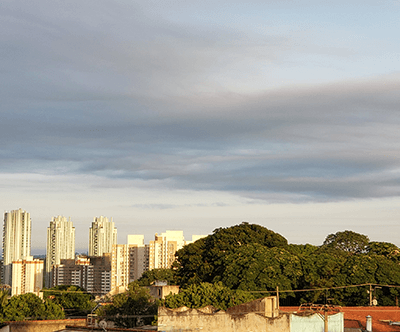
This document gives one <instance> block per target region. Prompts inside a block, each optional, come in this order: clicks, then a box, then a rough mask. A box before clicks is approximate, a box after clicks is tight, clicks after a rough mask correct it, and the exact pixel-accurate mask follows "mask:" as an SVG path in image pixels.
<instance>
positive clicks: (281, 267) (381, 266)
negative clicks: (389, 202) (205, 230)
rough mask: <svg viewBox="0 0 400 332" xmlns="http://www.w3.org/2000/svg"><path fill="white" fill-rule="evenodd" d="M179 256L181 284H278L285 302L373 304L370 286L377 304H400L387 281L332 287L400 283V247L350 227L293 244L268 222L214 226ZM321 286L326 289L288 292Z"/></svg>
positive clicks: (270, 287)
mask: <svg viewBox="0 0 400 332" xmlns="http://www.w3.org/2000/svg"><path fill="white" fill-rule="evenodd" d="M176 257H177V260H176V262H175V265H174V268H173V271H175V272H174V273H175V277H174V278H175V279H174V280H175V282H176V283H177V284H179V285H180V286H181V287H182V289H187V288H189V287H193V285H201V284H202V283H209V284H215V283H219V284H220V285H222V286H224V287H227V288H228V289H230V290H240V291H251V292H256V291H270V292H272V291H275V290H276V287H277V286H278V287H279V289H280V290H281V291H285V292H281V293H280V299H281V305H298V304H301V303H305V302H307V303H310V302H312V303H326V302H329V303H332V304H336V305H346V306H350V305H351V306H360V305H369V302H370V295H369V293H368V292H369V291H370V289H372V292H373V293H372V294H371V296H372V297H376V299H377V301H378V304H379V305H396V304H398V302H397V299H398V297H399V295H400V294H399V290H400V288H397V287H386V286H379V287H372V288H370V287H369V286H360V287H345V288H340V289H329V288H333V287H341V286H349V285H360V284H378V285H394V286H400V250H399V248H398V247H397V246H395V245H394V244H391V243H386V242H370V241H369V238H368V237H367V236H366V235H363V234H358V233H355V232H352V231H343V232H338V233H336V234H330V235H328V236H327V238H326V239H325V241H324V243H323V244H322V245H321V246H313V245H310V244H306V245H294V244H288V242H287V240H286V239H285V238H284V237H283V236H281V235H280V234H277V233H275V232H273V231H271V230H269V229H267V228H265V227H262V226H259V225H254V224H248V223H242V224H240V225H237V226H233V227H229V228H219V229H216V230H215V231H214V233H213V234H212V235H209V236H208V237H206V238H203V239H200V240H198V241H196V242H195V243H193V244H189V245H187V246H185V247H184V248H182V249H181V250H179V251H178V252H177V254H176ZM321 288H328V290H319V291H306V292H287V291H290V290H302V289H315V290H316V289H321ZM252 294H257V293H252ZM265 294H268V293H259V296H265ZM271 295H272V293H271ZM171 306H173V305H171Z"/></svg>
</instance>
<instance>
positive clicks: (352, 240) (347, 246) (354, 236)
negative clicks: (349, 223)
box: [322, 231, 369, 254]
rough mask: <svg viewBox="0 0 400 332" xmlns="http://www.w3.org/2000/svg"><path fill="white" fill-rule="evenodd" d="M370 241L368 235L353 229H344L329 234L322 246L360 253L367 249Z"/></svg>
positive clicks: (350, 252)
mask: <svg viewBox="0 0 400 332" xmlns="http://www.w3.org/2000/svg"><path fill="white" fill-rule="evenodd" d="M368 243H369V238H368V236H366V235H363V234H358V233H356V232H353V231H344V232H337V233H335V234H329V235H328V236H327V237H326V239H325V241H324V243H323V244H322V248H324V249H330V250H332V249H337V250H340V251H342V252H346V253H349V254H359V253H365V252H366V251H367V246H368Z"/></svg>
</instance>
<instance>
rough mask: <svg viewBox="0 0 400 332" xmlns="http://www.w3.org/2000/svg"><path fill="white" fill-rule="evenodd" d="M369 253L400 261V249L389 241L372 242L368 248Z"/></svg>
mask: <svg viewBox="0 0 400 332" xmlns="http://www.w3.org/2000/svg"><path fill="white" fill-rule="evenodd" d="M367 251H368V254H369V255H380V256H385V257H388V258H390V259H391V260H393V261H395V262H399V261H400V249H399V247H397V246H396V245H394V244H392V243H388V242H370V243H369V244H368V248H367Z"/></svg>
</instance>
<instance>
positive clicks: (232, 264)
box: [220, 244, 303, 297]
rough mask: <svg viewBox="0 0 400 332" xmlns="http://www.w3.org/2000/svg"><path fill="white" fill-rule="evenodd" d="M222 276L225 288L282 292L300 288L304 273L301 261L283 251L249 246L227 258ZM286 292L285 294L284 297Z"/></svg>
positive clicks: (257, 245)
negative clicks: (276, 290)
mask: <svg viewBox="0 0 400 332" xmlns="http://www.w3.org/2000/svg"><path fill="white" fill-rule="evenodd" d="M224 262H225V269H224V271H223V273H222V274H221V276H220V280H221V281H222V283H223V284H224V285H226V286H227V287H229V288H231V289H241V290H252V291H256V290H275V289H276V287H277V286H279V288H280V289H281V290H290V289H295V288H297V285H298V281H299V279H300V277H301V276H302V274H303V271H302V268H301V263H300V259H299V258H298V257H297V256H296V255H292V254H291V253H289V252H288V251H286V250H285V249H283V248H277V247H275V248H267V247H265V246H262V245H260V244H247V245H244V246H241V247H240V248H238V249H236V250H235V251H233V252H232V253H231V254H228V255H226V256H225V259H224ZM286 294H287V293H283V294H282V297H285V295H286Z"/></svg>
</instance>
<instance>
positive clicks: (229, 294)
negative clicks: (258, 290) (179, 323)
mask: <svg viewBox="0 0 400 332" xmlns="http://www.w3.org/2000/svg"><path fill="white" fill-rule="evenodd" d="M254 299H255V295H254V294H252V293H249V292H245V291H241V290H232V289H231V288H229V287H226V286H224V285H223V284H222V282H219V283H215V284H209V283H206V282H203V283H200V284H198V285H190V286H189V287H187V288H185V289H183V290H181V291H180V292H179V294H176V295H172V294H170V295H168V296H167V297H166V298H165V300H164V305H165V306H166V307H167V308H179V307H183V306H185V307H188V308H202V307H205V306H207V305H212V306H214V307H215V308H217V309H222V310H226V309H227V308H230V307H233V306H235V305H239V304H242V303H245V302H249V301H252V300H254Z"/></svg>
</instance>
